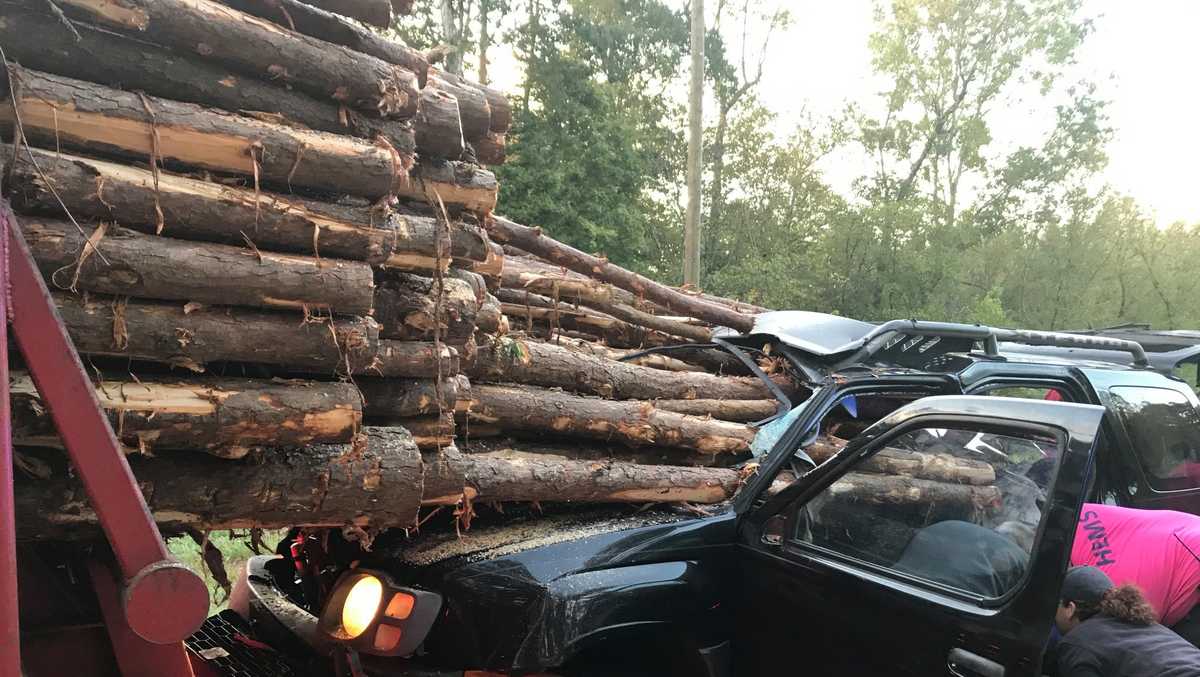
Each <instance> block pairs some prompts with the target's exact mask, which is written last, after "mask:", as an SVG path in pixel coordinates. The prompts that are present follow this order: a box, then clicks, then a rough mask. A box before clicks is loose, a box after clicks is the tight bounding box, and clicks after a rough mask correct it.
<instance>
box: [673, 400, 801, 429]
mask: <svg viewBox="0 0 1200 677" xmlns="http://www.w3.org/2000/svg"><path fill="white" fill-rule="evenodd" d="M654 406H655V407H658V408H659V409H664V410H666V411H674V412H677V413H680V414H688V415H690V416H711V417H713V418H715V419H718V420H721V421H737V422H742V423H753V422H755V421H761V420H763V419H765V418H767V417H768V416H772V415H774V414H776V413H778V411H779V402H778V401H777V400H720V399H706V400H655V401H654Z"/></svg>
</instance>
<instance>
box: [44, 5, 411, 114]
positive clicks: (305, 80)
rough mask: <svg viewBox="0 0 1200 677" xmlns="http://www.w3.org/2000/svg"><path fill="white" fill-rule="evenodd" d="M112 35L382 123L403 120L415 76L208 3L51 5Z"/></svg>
mask: <svg viewBox="0 0 1200 677" xmlns="http://www.w3.org/2000/svg"><path fill="white" fill-rule="evenodd" d="M58 4H59V5H61V6H63V8H64V9H67V10H69V11H71V13H72V14H75V15H77V16H84V17H86V18H87V19H89V20H93V21H96V22H99V23H102V24H105V25H108V26H114V27H116V28H118V29H120V30H124V31H130V32H140V33H141V34H143V35H145V36H146V37H147V38H148V39H150V40H152V41H154V42H156V43H158V44H162V45H171V46H173V47H175V48H177V49H180V50H188V51H194V52H195V53H197V54H199V55H200V56H202V57H204V58H205V59H209V60H212V61H215V62H217V63H222V64H224V65H226V66H228V67H230V68H233V69H235V70H238V71H240V72H243V73H246V74H248V75H253V76H255V77H258V78H260V79H264V80H278V81H282V82H285V83H287V84H288V85H290V86H292V87H295V88H296V89H300V90H303V91H306V92H308V93H309V94H311V95H313V96H316V97H318V98H322V99H327V98H331V99H334V100H336V101H339V102H341V103H343V104H346V105H349V106H352V107H354V108H359V109H362V110H364V111H370V112H372V113H374V114H375V115H379V116H383V117H410V116H412V114H413V112H414V111H415V109H416V105H417V101H416V91H417V82H416V75H415V74H414V73H413V72H412V71H408V70H406V69H403V68H400V67H398V66H395V65H393V64H390V63H386V62H384V61H383V60H381V59H377V58H375V57H373V56H369V55H367V54H363V53H361V52H356V51H354V50H351V49H349V48H346V47H342V46H340V45H332V44H330V43H328V42H324V41H322V40H318V39H316V38H311V37H309V36H307V35H302V34H300V33H295V32H293V31H289V30H287V29H285V28H282V27H280V26H277V25H275V24H273V23H271V22H269V21H264V20H262V19H259V18H257V17H253V16H250V15H249V14H245V13H243V12H239V11H237V10H235V9H232V8H230V7H225V6H223V5H220V4H218V3H216V2H211V1H210V0H123V1H122V2H120V3H115V2H112V0H62V1H61V2H59V3H58Z"/></svg>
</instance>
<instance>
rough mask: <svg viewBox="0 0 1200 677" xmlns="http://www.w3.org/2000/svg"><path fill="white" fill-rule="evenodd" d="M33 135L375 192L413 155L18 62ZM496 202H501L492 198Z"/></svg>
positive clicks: (10, 114) (53, 143)
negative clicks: (120, 88) (122, 89)
mask: <svg viewBox="0 0 1200 677" xmlns="http://www.w3.org/2000/svg"><path fill="white" fill-rule="evenodd" d="M9 74H10V77H11V78H12V80H13V83H12V85H13V87H15V88H16V92H17V106H16V108H17V111H14V109H13V106H12V103H11V102H9V103H8V104H6V105H5V106H4V107H3V108H2V109H0V124H4V125H6V126H7V127H8V129H10V130H11V129H12V127H13V126H14V124H15V119H16V114H17V112H18V111H19V114H20V118H21V125H22V128H23V130H24V132H25V135H26V136H27V137H28V138H29V140H30V141H31V142H36V143H40V144H42V145H44V146H47V147H49V148H56V147H58V144H61V145H63V146H66V147H70V148H80V149H84V150H87V151H90V152H95V153H98V154H102V155H116V156H120V157H133V158H137V159H142V160H151V159H152V158H153V159H154V160H151V161H157V162H165V163H167V164H179V165H186V166H191V167H199V168H203V169H209V170H213V171H218V172H229V173H234V174H240V175H242V176H247V177H255V176H257V177H259V179H260V180H261V181H264V182H268V183H271V184H274V185H276V186H280V187H284V188H287V187H290V186H293V185H296V186H307V187H310V188H317V189H322V190H329V191H334V192H339V193H349V194H352V195H361V196H363V197H367V198H371V199H376V198H380V197H384V196H387V195H391V194H393V193H400V192H403V191H402V190H401V189H400V188H399V187H400V185H401V184H405V185H407V183H409V182H407V181H405V175H406V168H405V165H406V160H405V158H404V157H403V156H401V155H400V154H399V153H398V152H396V151H393V150H389V149H386V148H383V147H381V146H379V145H377V144H371V143H367V142H365V141H362V140H359V139H355V138H352V137H346V136H337V135H333V134H328V133H325V132H313V131H308V130H305V129H298V128H295V127H287V126H284V125H279V124H273V123H268V122H262V121H260V120H257V119H254V118H249V117H244V116H240V115H232V114H229V113H225V112H222V111H218V110H215V109H212V108H204V107H201V106H197V105H195V104H190V103H180V102H177V101H171V100H169V99H162V98H158V97H148V96H144V95H139V94H134V93H131V92H123V91H120V90H116V89H112V88H110V87H105V86H103V85H96V84H93V83H90V82H84V81H82V80H74V79H72V78H64V77H61V76H58V75H49V74H46V73H39V72H37V71H31V70H28V69H24V68H21V67H19V66H9ZM493 204H494V202H493Z"/></svg>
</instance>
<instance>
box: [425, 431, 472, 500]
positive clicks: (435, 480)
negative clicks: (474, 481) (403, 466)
mask: <svg viewBox="0 0 1200 677" xmlns="http://www.w3.org/2000/svg"><path fill="white" fill-rule="evenodd" d="M466 464H467V459H466V458H465V457H464V456H463V454H462V453H461V452H460V451H459V450H458V449H457V448H456V447H455V446H454V445H447V446H445V447H442V448H441V449H435V450H433V451H422V452H421V467H422V468H423V469H424V479H425V489H424V492H423V493H422V495H421V505H457V504H458V503H460V502H462V501H463V500H464V499H465V498H474V497H475V490H474V489H472V488H470V487H468V486H467V465H466Z"/></svg>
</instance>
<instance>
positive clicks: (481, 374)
mask: <svg viewBox="0 0 1200 677" xmlns="http://www.w3.org/2000/svg"><path fill="white" fill-rule="evenodd" d="M469 376H470V377H471V378H472V379H474V380H477V381H488V382H512V383H524V384H528V385H537V386H542V387H546V388H562V389H564V390H569V391H572V392H577V393H584V394H588V395H600V396H602V397H607V398H612V399H622V400H625V399H637V400H654V399H673V400H694V399H730V400H761V399H766V398H770V397H771V393H770V391H769V390H768V389H767V387H766V386H765V385H764V384H763V383H762V381H760V380H759V379H758V378H756V377H737V376H715V375H713V374H707V373H703V372H666V371H661V370H659V369H652V368H650V367H642V366H639V365H636V364H629V363H628V362H614V361H612V360H609V359H607V358H603V357H596V356H592V355H585V354H583V353H580V352H577V351H574V350H570V349H568V348H563V347H561V346H556V345H552V344H549V343H540V342H536V341H520V340H517V339H512V338H500V339H496V340H494V341H490V342H487V343H485V344H484V345H481V346H480V348H479V356H478V357H477V358H476V360H475V369H474V371H473V372H472V373H471V374H469Z"/></svg>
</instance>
